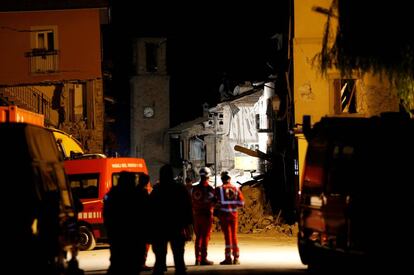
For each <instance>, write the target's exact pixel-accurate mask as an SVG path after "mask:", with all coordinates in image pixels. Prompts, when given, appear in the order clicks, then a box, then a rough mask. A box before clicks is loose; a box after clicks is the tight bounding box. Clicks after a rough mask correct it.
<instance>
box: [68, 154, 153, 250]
mask: <svg viewBox="0 0 414 275" xmlns="http://www.w3.org/2000/svg"><path fill="white" fill-rule="evenodd" d="M100 156H101V157H100V158H93V159H82V158H81V159H73V160H66V161H65V172H66V174H67V175H68V178H69V182H70V185H71V189H72V192H73V194H74V195H75V196H77V197H78V198H79V199H80V200H81V202H82V204H83V211H82V212H80V213H78V219H79V221H80V224H81V239H82V240H81V245H80V246H81V249H82V250H90V249H93V248H94V247H95V245H96V241H100V240H101V241H105V240H106V231H105V228H104V226H103V215H102V210H103V198H104V196H105V195H106V193H108V191H109V190H110V188H111V187H112V186H113V185H116V184H117V180H118V176H119V173H120V172H121V171H127V172H131V173H135V174H136V178H137V180H138V177H139V174H140V173H145V174H148V170H147V166H146V163H145V161H144V159H141V158H106V157H102V155H100ZM98 157H99V155H98ZM82 236H83V237H82Z"/></svg>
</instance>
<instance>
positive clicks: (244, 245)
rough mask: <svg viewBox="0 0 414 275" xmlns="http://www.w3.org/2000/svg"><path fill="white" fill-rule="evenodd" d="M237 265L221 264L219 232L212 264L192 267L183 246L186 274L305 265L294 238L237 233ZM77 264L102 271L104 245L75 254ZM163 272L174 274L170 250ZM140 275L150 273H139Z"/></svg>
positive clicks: (299, 269) (189, 249) (285, 270)
mask: <svg viewBox="0 0 414 275" xmlns="http://www.w3.org/2000/svg"><path fill="white" fill-rule="evenodd" d="M239 243H240V262H241V265H239V266H237V265H236V266H233V265H232V266H221V265H219V262H220V261H222V260H223V259H224V238H223V235H222V233H221V232H217V233H213V234H212V238H211V241H210V245H209V256H208V258H209V259H210V260H212V261H214V263H215V264H214V265H213V266H194V247H193V243H192V242H189V243H188V244H187V246H186V252H185V261H186V264H187V267H188V273H190V274H221V273H227V274H228V273H233V272H234V273H237V274H270V273H272V274H275V273H277V274H304V273H305V269H306V266H304V265H302V263H301V262H300V259H299V255H298V251H297V247H296V238H294V237H288V236H285V235H283V234H276V233H274V234H273V235H272V234H269V233H266V234H240V235H239ZM154 261H155V258H154V254H153V253H152V251H150V252H149V255H148V260H147V265H149V266H152V265H153V264H154ZM79 262H80V267H81V268H82V269H84V270H85V272H86V274H90V275H92V274H105V272H106V269H107V268H108V265H109V250H108V246H105V245H101V246H98V248H97V249H95V250H93V251H82V252H80V255H79ZM167 265H168V272H167V274H173V273H174V262H173V258H172V253H171V251H169V252H168V255H167ZM142 274H151V272H143V273H142Z"/></svg>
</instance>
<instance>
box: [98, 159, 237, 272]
mask: <svg viewBox="0 0 414 275" xmlns="http://www.w3.org/2000/svg"><path fill="white" fill-rule="evenodd" d="M199 175H200V181H199V183H198V184H194V185H192V184H191V183H190V182H188V183H187V184H186V185H184V184H182V183H181V182H177V181H176V180H175V179H174V174H173V169H172V167H171V165H168V164H167V165H164V166H163V167H161V169H160V175H159V181H158V183H157V184H155V185H154V186H153V188H151V185H150V179H149V176H148V175H146V174H139V176H138V177H137V176H136V175H135V174H134V173H129V172H122V173H121V174H120V176H119V179H118V184H117V185H116V186H113V187H112V188H111V190H110V191H109V192H108V194H107V195H106V196H105V199H104V213H103V215H104V224H105V227H106V229H107V233H108V241H109V244H110V253H111V256H110V267H109V269H108V275H113V274H126V275H128V274H139V272H140V271H142V270H147V268H146V265H145V261H146V257H147V253H148V249H149V246H150V244H151V246H152V251H153V252H154V254H155V264H154V267H153V274H154V275H156V274H164V272H165V271H166V270H167V265H166V256H167V246H168V243H169V244H170V247H171V250H172V252H173V258H174V264H175V273H176V274H186V265H185V261H184V248H185V243H186V242H188V241H190V240H192V239H193V233H195V241H194V243H195V244H194V245H195V246H194V250H195V265H213V264H214V263H213V262H212V261H210V260H208V258H207V254H208V253H207V248H208V242H209V240H210V235H211V231H212V225H213V220H214V214H215V213H217V214H216V215H217V216H218V218H219V220H220V224H221V229H222V231H223V234H224V239H225V259H224V261H222V262H220V264H224V265H228V264H239V263H240V262H239V247H238V243H237V227H238V224H237V223H238V218H237V215H238V214H237V213H238V211H237V209H238V207H241V206H243V204H244V198H243V194H242V192H241V191H240V190H239V189H238V188H237V187H236V186H234V185H232V184H231V182H230V181H231V177H230V175H229V174H228V173H227V172H223V173H221V180H222V182H223V184H222V185H221V186H220V187H217V188H213V187H212V186H211V185H210V183H209V177H210V176H211V171H210V169H209V168H207V167H203V168H201V169H200V171H199ZM151 189H152V190H151ZM193 231H194V232H193ZM232 256H233V257H232Z"/></svg>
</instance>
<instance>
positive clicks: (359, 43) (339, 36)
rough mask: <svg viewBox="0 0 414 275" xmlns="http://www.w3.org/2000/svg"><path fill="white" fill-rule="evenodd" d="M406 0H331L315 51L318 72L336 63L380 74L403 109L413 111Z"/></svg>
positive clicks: (412, 48) (412, 41)
mask: <svg viewBox="0 0 414 275" xmlns="http://www.w3.org/2000/svg"><path fill="white" fill-rule="evenodd" d="M409 5H410V4H409V1H404V0H394V1H382V2H379V1H374V0H364V1H360V0H333V1H332V4H331V6H330V8H329V9H328V10H327V9H324V8H321V7H315V11H317V12H321V13H324V14H326V15H327V17H328V18H327V24H326V26H325V33H324V39H323V45H322V50H321V52H320V54H318V55H317V56H316V60H317V61H318V62H319V68H320V69H321V71H322V73H326V72H327V70H328V69H331V68H336V69H338V70H339V71H340V72H341V74H342V75H343V76H347V75H350V74H351V73H352V72H359V73H361V74H364V73H372V74H378V75H380V76H381V77H382V76H386V77H388V78H389V80H390V81H391V83H393V85H395V87H396V89H397V92H398V95H399V97H400V100H401V105H402V106H403V107H404V108H405V110H406V111H410V110H411V113H414V110H413V109H414V36H413V35H412V31H411V23H412V15H411V9H410V6H409Z"/></svg>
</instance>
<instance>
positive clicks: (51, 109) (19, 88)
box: [0, 1, 109, 153]
mask: <svg viewBox="0 0 414 275" xmlns="http://www.w3.org/2000/svg"><path fill="white" fill-rule="evenodd" d="M8 2H10V1H8ZM89 2H90V1H84V2H83V3H82V4H78V3H75V4H74V3H70V1H58V2H57V3H49V2H47V3H46V2H45V1H38V2H36V3H33V5H20V6H19V5H18V3H20V2H17V4H16V5H15V6H13V5H12V4H10V5H5V6H3V8H2V9H1V10H0V26H1V28H0V40H1V41H2V43H1V45H0V59H1V60H2V66H1V68H0V98H1V100H2V104H9V105H17V106H19V107H21V108H25V109H28V110H30V111H34V112H37V113H41V114H44V115H45V124H46V125H48V126H53V127H56V128H59V129H61V130H64V131H66V132H68V133H69V134H72V135H73V136H74V137H76V138H77V139H78V140H79V141H81V143H82V145H83V147H84V149H85V151H86V152H98V153H100V152H102V150H103V130H104V129H103V123H104V121H103V118H104V107H103V84H102V71H101V61H102V57H101V52H102V45H101V25H102V24H106V23H108V19H109V14H108V8H107V7H108V6H107V3H106V1H91V2H90V3H89Z"/></svg>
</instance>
